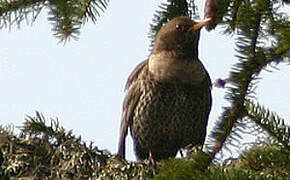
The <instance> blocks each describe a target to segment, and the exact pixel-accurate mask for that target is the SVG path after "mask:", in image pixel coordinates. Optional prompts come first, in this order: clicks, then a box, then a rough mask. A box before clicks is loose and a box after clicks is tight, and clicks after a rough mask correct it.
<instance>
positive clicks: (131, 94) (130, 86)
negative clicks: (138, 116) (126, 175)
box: [118, 60, 148, 158]
mask: <svg viewBox="0 0 290 180" xmlns="http://www.w3.org/2000/svg"><path fill="white" fill-rule="evenodd" d="M147 64H148V60H144V61H142V62H141V63H140V64H138V65H137V66H136V68H135V69H134V70H133V72H132V73H131V74H130V76H129V78H128V80H127V83H126V86H125V91H127V92H126V96H125V99H124V102H123V114H122V119H121V127H120V137H119V146H118V155H119V156H121V157H122V158H125V149H126V148H125V145H126V136H127V134H128V128H130V127H131V125H132V117H133V113H134V109H135V107H136V104H137V102H138V100H139V97H140V95H141V91H140V87H139V86H138V82H137V81H138V79H139V74H140V72H141V71H142V70H143V69H144V67H145V66H146V65H147Z"/></svg>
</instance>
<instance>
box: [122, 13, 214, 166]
mask: <svg viewBox="0 0 290 180" xmlns="http://www.w3.org/2000/svg"><path fill="white" fill-rule="evenodd" d="M208 21H209V20H208V19H206V20H204V21H202V22H200V23H196V22H194V21H192V20H191V19H190V18H188V17H177V18H174V19H172V20H171V21H169V22H168V23H166V24H165V25H164V26H163V27H162V28H161V29H160V31H159V32H158V34H157V36H156V40H155V43H154V47H153V50H152V53H151V55H150V56H149V58H148V59H147V60H145V61H143V62H141V63H140V64H139V65H138V66H137V67H136V68H135V70H134V71H133V72H132V74H131V75H130V77H129V79H128V81H127V84H126V87H125V89H126V91H127V94H126V97H125V99H124V104H123V116H122V120H121V128H120V139H119V147H118V155H119V156H121V157H123V158H125V139H126V136H127V133H128V129H130V132H131V135H132V138H133V142H134V151H135V154H136V157H137V159H138V160H144V159H148V158H149V156H150V157H151V158H153V160H157V161H159V160H161V159H166V158H168V157H175V155H176V154H177V151H178V150H179V149H181V148H183V147H185V146H187V145H189V144H192V145H198V144H200V145H202V144H203V143H204V140H205V135H206V126H207V122H208V116H209V113H210V110H211V104H212V97H211V80H210V77H209V74H208V72H207V71H206V69H205V68H204V66H203V64H202V63H201V62H200V60H199V59H198V41H199V34H200V29H201V27H203V26H205V25H206V24H207V22H208Z"/></svg>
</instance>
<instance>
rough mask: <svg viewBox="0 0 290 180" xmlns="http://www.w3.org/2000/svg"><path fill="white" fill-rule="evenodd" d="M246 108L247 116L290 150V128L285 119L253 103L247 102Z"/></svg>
mask: <svg viewBox="0 0 290 180" xmlns="http://www.w3.org/2000/svg"><path fill="white" fill-rule="evenodd" d="M245 107H246V109H247V116H248V117H249V118H250V119H251V120H253V121H254V122H255V123H256V124H257V125H259V126H260V127H261V128H262V129H263V130H264V131H266V132H267V133H268V134H269V135H270V136H271V137H274V138H276V140H277V141H278V142H279V143H281V144H283V146H284V147H285V148H286V149H289V150H290V142H289V140H290V127H289V126H287V125H286V124H285V121H284V119H282V118H280V117H279V116H278V115H277V114H274V113H272V112H270V110H268V109H265V108H264V107H262V106H261V105H259V104H257V105H255V104H254V103H253V102H251V101H247V102H246V104H245Z"/></svg>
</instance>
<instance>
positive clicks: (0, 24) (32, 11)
mask: <svg viewBox="0 0 290 180" xmlns="http://www.w3.org/2000/svg"><path fill="white" fill-rule="evenodd" d="M45 3H46V1H45V0H11V1H10V0H1V1H0V29H2V28H7V27H8V28H9V29H10V28H11V27H12V26H13V25H14V24H16V25H17V27H18V28H20V26H21V22H23V21H24V20H25V21H26V22H27V23H28V22H30V21H31V24H32V23H33V22H34V21H35V19H36V18H37V16H38V14H39V13H40V11H41V10H42V8H43V7H44V6H45ZM29 15H31V17H29ZM30 19H31V20H30Z"/></svg>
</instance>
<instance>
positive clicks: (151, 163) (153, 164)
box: [148, 151, 156, 168]
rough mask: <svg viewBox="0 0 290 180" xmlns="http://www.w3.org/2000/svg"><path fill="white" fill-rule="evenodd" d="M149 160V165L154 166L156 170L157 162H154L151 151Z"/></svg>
mask: <svg viewBox="0 0 290 180" xmlns="http://www.w3.org/2000/svg"><path fill="white" fill-rule="evenodd" d="M148 160H149V164H150V165H152V166H153V167H154V168H155V167H156V161H155V160H154V158H153V155H152V152H151V151H149V158H148Z"/></svg>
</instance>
